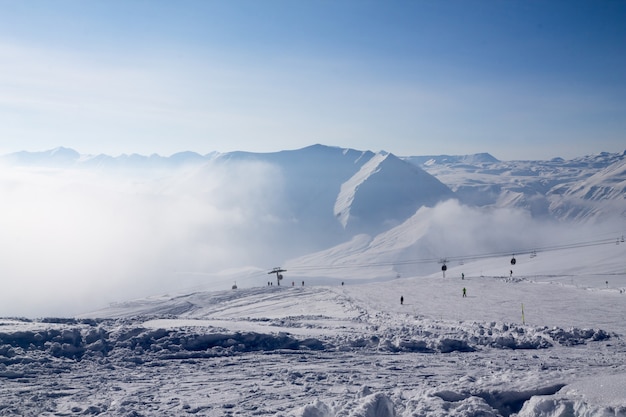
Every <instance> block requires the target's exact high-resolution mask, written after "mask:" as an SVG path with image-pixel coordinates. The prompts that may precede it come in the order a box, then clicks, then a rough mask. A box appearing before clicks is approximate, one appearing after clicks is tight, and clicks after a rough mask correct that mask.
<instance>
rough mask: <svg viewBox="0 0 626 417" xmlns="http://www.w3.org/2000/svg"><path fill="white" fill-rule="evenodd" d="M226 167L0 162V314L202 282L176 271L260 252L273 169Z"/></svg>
mask: <svg viewBox="0 0 626 417" xmlns="http://www.w3.org/2000/svg"><path fill="white" fill-rule="evenodd" d="M228 169H229V171H230V172H231V173H235V174H234V175H229V176H228V181H226V180H225V177H224V173H223V172H222V171H221V170H220V169H218V168H207V167H205V168H203V169H202V171H201V172H197V171H191V172H190V171H176V174H175V175H170V176H167V177H160V178H157V177H152V178H149V179H146V178H145V177H140V176H135V177H133V176H128V177H127V176H124V177H121V176H114V175H110V174H106V175H105V174H102V173H100V174H98V173H94V172H91V171H87V170H83V169H81V170H57V169H45V170H43V169H34V168H33V169H30V168H16V167H2V168H0V193H1V194H2V201H3V203H2V206H1V208H0V210H1V215H0V229H1V230H2V234H1V235H0V252H1V253H2V254H3V261H2V265H0V275H1V276H2V277H3V283H4V286H3V291H2V292H1V293H0V306H1V307H0V315H29V316H32V315H55V314H72V313H79V312H82V311H85V310H89V309H92V308H94V307H95V306H101V305H106V304H107V303H108V302H111V301H119V300H124V299H128V298H132V297H139V296H145V295H147V294H154V293H161V292H167V291H170V290H180V289H183V288H185V287H189V286H191V285H197V284H201V283H202V280H203V279H205V278H204V277H203V276H202V275H196V276H191V275H187V276H185V277H181V276H180V275H178V273H179V272H180V271H188V272H194V273H198V272H199V273H204V272H212V271H218V270H221V269H225V268H232V267H240V266H243V265H248V264H250V263H253V262H255V261H259V260H260V259H263V256H264V254H265V251H266V250H267V248H265V245H263V243H264V242H263V240H262V239H263V237H264V234H265V231H266V230H267V229H268V228H271V227H272V222H274V221H275V219H273V218H272V217H271V216H269V214H270V213H272V212H273V211H274V205H275V204H277V200H276V199H275V197H276V196H280V187H281V179H280V178H281V177H280V173H279V172H277V171H276V170H275V169H274V168H273V167H272V166H269V165H265V164H256V163H246V164H241V165H231V166H229V168H228ZM183 278H184V279H186V281H185V280H184V279H183ZM181 279H183V280H182V281H181ZM204 285H207V286H208V287H210V286H211V283H210V282H204Z"/></svg>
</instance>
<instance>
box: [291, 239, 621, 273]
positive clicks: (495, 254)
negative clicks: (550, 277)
mask: <svg viewBox="0 0 626 417" xmlns="http://www.w3.org/2000/svg"><path fill="white" fill-rule="evenodd" d="M607 244H615V239H614V238H610V239H601V240H593V241H585V242H575V243H568V244H564V245H552V246H544V247H534V248H533V249H522V250H516V251H500V252H489V253H480V254H474V255H462V256H447V257H446V258H445V259H446V261H447V262H459V261H472V260H479V259H486V258H497V257H500V256H503V257H504V256H511V255H512V254H514V256H515V255H518V256H519V255H527V254H533V253H534V254H537V253H538V252H552V251H559V250H567V249H578V248H586V247H593V246H600V245H607ZM441 259H442V258H441V257H438V258H421V259H406V260H399V261H385V262H366V263H351V264H341V265H307V266H292V267H290V269H291V270H292V271H300V270H307V271H311V270H315V271H320V270H335V269H348V268H358V267H377V266H399V265H417V264H426V263H441Z"/></svg>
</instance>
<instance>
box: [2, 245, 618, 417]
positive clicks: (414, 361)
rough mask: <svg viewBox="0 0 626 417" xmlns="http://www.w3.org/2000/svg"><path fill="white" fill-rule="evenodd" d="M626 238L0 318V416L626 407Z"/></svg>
mask: <svg viewBox="0 0 626 417" xmlns="http://www.w3.org/2000/svg"><path fill="white" fill-rule="evenodd" d="M625 250H626V243H621V242H620V241H619V239H618V240H616V243H615V244H603V245H597V246H591V245H590V246H588V247H582V248H580V247H578V248H564V249H560V250H553V251H545V252H538V253H533V254H531V255H528V254H527V255H518V256H517V259H516V263H515V265H511V263H510V257H502V256H496V257H489V258H484V259H479V260H474V261H466V262H463V264H460V263H456V264H452V263H451V264H450V265H449V267H448V269H447V270H446V271H445V272H446V274H445V278H444V276H443V272H442V271H438V272H437V273H433V274H430V275H425V276H418V275H407V274H405V276H402V277H399V278H398V277H396V278H394V279H389V280H380V281H373V282H369V283H358V282H359V279H358V277H359V274H360V271H362V268H363V267H362V266H361V267H358V266H354V267H353V268H351V269H349V271H347V270H346V269H345V268H341V269H337V270H336V271H335V272H336V273H337V274H336V276H333V274H334V273H333V272H329V271H326V275H327V276H326V277H325V279H322V278H323V277H321V276H319V277H317V278H316V277H315V276H312V275H311V274H308V275H307V274H304V273H300V274H299V275H298V274H297V273H294V274H291V275H290V272H289V271H287V272H285V278H284V279H283V281H282V285H280V286H278V285H276V283H275V282H269V284H270V285H268V281H267V279H268V275H266V274H264V275H261V274H259V275H258V276H257V277H258V282H257V283H256V285H239V286H238V288H236V289H231V290H225V291H202V290H198V291H195V292H182V293H180V294H167V295H162V296H155V297H150V298H146V299H138V300H131V301H127V302H120V303H117V304H114V305H111V306H110V307H108V308H105V309H103V310H98V311H95V312H92V313H87V314H84V315H81V316H79V317H76V318H71V319H60V318H48V319H40V320H28V319H20V318H6V319H2V320H0V379H1V380H2V383H1V384H0V415H7V416H8V415H11V416H13V415H20V416H74V415H76V416H78V415H94V416H97V415H101V416H168V415H171V416H184V415H194V416H225V415H226V416H229V415H230V416H235V415H246V416H247V415H250V416H253V415H272V416H300V417H338V416H352V417H357V416H358V417H394V416H406V417H408V416H441V415H453V416H479V415H480V416H513V415H517V416H524V417H525V416H609V415H610V416H626V343H625V340H624V335H625V334H626V322H625V319H626V317H625V316H626V309H625V308H624V307H625V304H626V291H625V290H626V265H624V259H626V258H625V256H624V255H625V253H624V251H625ZM320 282H323V283H324V284H323V285H321V284H320ZM329 283H331V284H329ZM463 288H465V289H466V294H467V297H463V296H462V289H463ZM400 297H403V303H402V304H401V303H400Z"/></svg>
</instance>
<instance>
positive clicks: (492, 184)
mask: <svg viewBox="0 0 626 417" xmlns="http://www.w3.org/2000/svg"><path fill="white" fill-rule="evenodd" d="M403 159H405V160H406V161H409V162H411V163H414V164H416V165H417V166H420V167H421V168H423V169H424V170H425V171H426V172H428V173H430V174H432V175H433V176H435V177H436V178H437V179H439V180H440V181H441V182H443V183H444V184H446V185H447V186H448V187H450V189H452V190H453V191H454V192H455V194H456V196H457V197H458V198H459V200H460V201H461V202H463V203H465V204H468V205H474V206H478V207H516V208H522V209H524V210H528V211H529V212H530V213H531V214H532V215H533V216H534V217H540V218H551V219H557V220H561V221H562V220H576V221H603V220H606V218H607V217H608V218H614V217H620V216H621V217H624V215H625V214H626V192H625V188H624V183H625V181H626V173H625V170H624V161H626V151H625V152H623V153H608V152H601V153H599V154H596V155H587V156H582V157H579V158H575V159H572V160H564V159H562V158H554V159H551V160H549V161H498V160H497V159H496V158H494V157H492V156H491V155H489V154H477V155H470V156H447V155H440V156H421V157H404V158H403Z"/></svg>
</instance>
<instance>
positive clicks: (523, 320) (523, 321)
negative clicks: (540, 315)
mask: <svg viewBox="0 0 626 417" xmlns="http://www.w3.org/2000/svg"><path fill="white" fill-rule="evenodd" d="M522 324H526V320H525V319H524V303H522Z"/></svg>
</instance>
